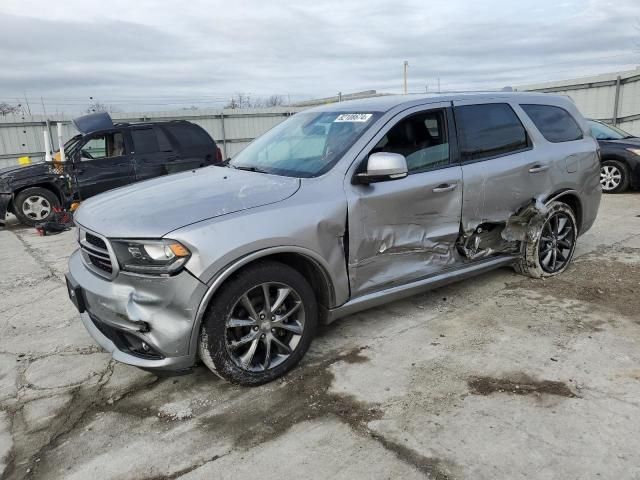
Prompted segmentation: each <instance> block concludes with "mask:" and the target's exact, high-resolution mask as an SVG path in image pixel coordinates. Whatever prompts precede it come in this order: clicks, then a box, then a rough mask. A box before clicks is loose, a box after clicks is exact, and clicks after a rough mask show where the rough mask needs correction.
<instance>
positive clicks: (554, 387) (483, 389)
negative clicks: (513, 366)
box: [467, 374, 576, 398]
mask: <svg viewBox="0 0 640 480" xmlns="http://www.w3.org/2000/svg"><path fill="white" fill-rule="evenodd" d="M467 383H468V385H469V388H470V390H471V393H472V394H474V395H491V394H492V393H513V394H516V395H542V394H547V395H558V396H560V397H568V398H575V397H576V394H575V393H573V392H572V391H571V389H570V388H569V387H568V386H567V384H565V383H563V382H555V381H552V380H534V379H533V378H531V377H530V376H528V375H525V374H520V375H515V376H512V377H511V378H493V377H472V378H470V379H469V380H468V381H467Z"/></svg>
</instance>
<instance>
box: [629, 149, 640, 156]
mask: <svg viewBox="0 0 640 480" xmlns="http://www.w3.org/2000/svg"><path fill="white" fill-rule="evenodd" d="M627 151H628V152H631V153H633V154H634V155H638V156H640V148H627Z"/></svg>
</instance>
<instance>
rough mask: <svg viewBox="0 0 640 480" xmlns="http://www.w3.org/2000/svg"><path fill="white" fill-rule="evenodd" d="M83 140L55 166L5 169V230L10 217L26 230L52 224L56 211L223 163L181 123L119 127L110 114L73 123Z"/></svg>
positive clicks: (0, 185)
mask: <svg viewBox="0 0 640 480" xmlns="http://www.w3.org/2000/svg"><path fill="white" fill-rule="evenodd" d="M73 124H74V126H75V128H76V129H77V130H78V131H79V132H80V134H79V135H76V136H75V137H73V138H71V139H70V140H69V141H68V142H67V143H66V144H65V146H64V150H65V157H66V159H67V161H66V162H64V163H62V162H59V161H56V160H59V152H58V154H56V157H55V158H54V161H53V162H51V163H46V162H45V163H35V164H31V165H16V166H13V167H9V168H4V169H0V226H1V225H3V224H4V219H5V216H6V212H7V211H10V212H12V213H14V214H15V215H16V216H17V217H18V219H19V220H20V221H21V222H22V223H24V224H26V225H35V224H37V223H39V222H44V221H47V220H48V219H49V218H50V217H51V216H52V214H53V209H54V207H59V206H63V207H69V206H70V204H71V203H72V202H74V201H78V200H80V201H81V200H84V199H86V198H88V197H91V196H93V195H96V194H98V193H102V192H104V191H106V190H111V189H112V188H116V187H121V186H123V185H127V184H130V183H133V182H138V181H140V180H147V179H149V178H154V177H159V176H160V175H166V174H169V173H175V172H180V171H183V170H191V169H195V168H200V167H205V166H207V165H214V164H216V163H221V162H222V154H221V152H220V149H219V148H218V147H217V146H216V144H215V142H214V140H213V139H212V138H211V137H210V136H209V134H208V133H207V132H206V131H205V130H204V129H202V128H201V127H199V126H198V125H195V124H193V123H190V122H187V121H184V120H176V121H168V122H150V123H132V124H129V123H116V124H115V125H114V124H113V122H112V120H111V117H110V116H109V114H107V113H94V114H91V115H85V116H84V117H79V118H76V119H74V120H73Z"/></svg>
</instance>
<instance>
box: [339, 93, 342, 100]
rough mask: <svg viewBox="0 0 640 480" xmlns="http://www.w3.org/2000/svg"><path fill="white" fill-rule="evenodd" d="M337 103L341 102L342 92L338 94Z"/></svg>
mask: <svg viewBox="0 0 640 480" xmlns="http://www.w3.org/2000/svg"><path fill="white" fill-rule="evenodd" d="M338 101H339V102H341V101H342V92H338Z"/></svg>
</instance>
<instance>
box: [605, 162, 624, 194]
mask: <svg viewBox="0 0 640 480" xmlns="http://www.w3.org/2000/svg"><path fill="white" fill-rule="evenodd" d="M620 182H622V172H621V171H620V169H619V168H618V167H616V166H615V165H603V166H602V167H600V185H602V190H604V191H605V192H610V191H611V190H615V189H616V188H618V187H619V186H620Z"/></svg>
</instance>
